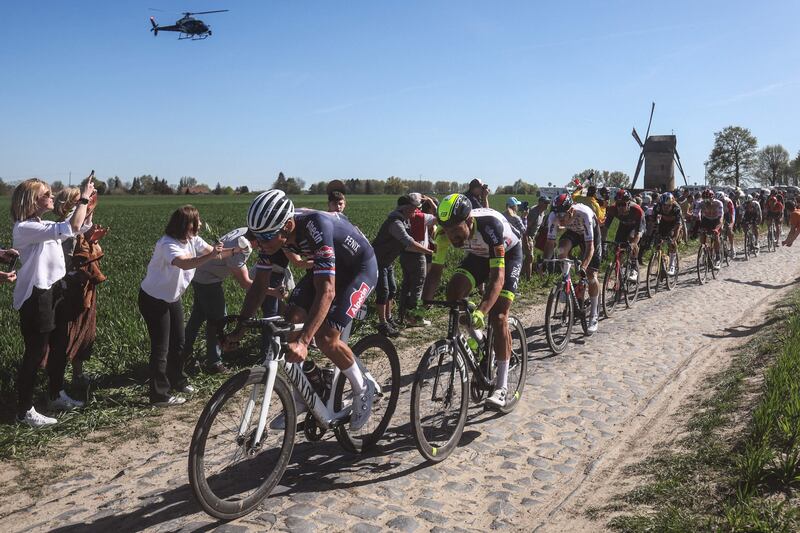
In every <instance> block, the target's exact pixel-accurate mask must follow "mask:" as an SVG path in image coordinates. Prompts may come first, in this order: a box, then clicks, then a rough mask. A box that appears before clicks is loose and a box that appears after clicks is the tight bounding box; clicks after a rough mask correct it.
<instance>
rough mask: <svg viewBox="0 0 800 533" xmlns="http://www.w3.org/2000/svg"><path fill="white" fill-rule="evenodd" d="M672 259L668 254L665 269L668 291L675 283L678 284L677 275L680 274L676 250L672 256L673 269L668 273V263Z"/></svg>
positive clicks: (679, 263) (679, 262) (679, 260)
mask: <svg viewBox="0 0 800 533" xmlns="http://www.w3.org/2000/svg"><path fill="white" fill-rule="evenodd" d="M672 260H673V257H672V255H671V254H670V258H669V260H667V271H666V273H665V275H666V278H667V290H668V291H671V290H672V289H674V288H675V285H677V284H678V276H679V275H680V272H681V259H680V256H679V255H678V252H677V251H676V252H675V257H674V261H675V270H674V271H673V272H672V274H671V275H670V273H669V263H670V262H671V261H672Z"/></svg>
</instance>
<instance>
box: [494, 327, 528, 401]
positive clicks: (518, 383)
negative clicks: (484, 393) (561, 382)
mask: <svg viewBox="0 0 800 533" xmlns="http://www.w3.org/2000/svg"><path fill="white" fill-rule="evenodd" d="M508 329H509V331H510V332H511V359H510V360H509V361H508V394H506V404H505V406H503V407H501V408H500V412H501V413H510V412H511V411H513V410H514V408H515V407H516V406H517V403H519V400H520V398H522V389H524V388H525V380H526V379H528V336H527V335H526V334H525V328H524V327H523V325H522V322H520V320H519V319H518V318H517V317H515V316H509V317H508Z"/></svg>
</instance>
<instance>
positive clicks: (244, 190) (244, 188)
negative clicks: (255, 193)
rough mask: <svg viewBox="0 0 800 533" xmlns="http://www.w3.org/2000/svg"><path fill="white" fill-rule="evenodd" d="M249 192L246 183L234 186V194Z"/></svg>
mask: <svg viewBox="0 0 800 533" xmlns="http://www.w3.org/2000/svg"><path fill="white" fill-rule="evenodd" d="M249 192H250V187H248V186H247V185H242V186H241V187H236V194H248V193H249Z"/></svg>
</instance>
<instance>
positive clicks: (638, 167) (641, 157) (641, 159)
mask: <svg viewBox="0 0 800 533" xmlns="http://www.w3.org/2000/svg"><path fill="white" fill-rule="evenodd" d="M642 163H644V150H642V153H641V154H639V162H638V163H636V172H634V173H633V183H632V184H631V189H635V188H636V180H637V179H639V172H641V170H642Z"/></svg>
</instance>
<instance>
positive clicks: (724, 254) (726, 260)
mask: <svg viewBox="0 0 800 533" xmlns="http://www.w3.org/2000/svg"><path fill="white" fill-rule="evenodd" d="M720 239H721V240H722V242H721V243H720V244H721V246H720V249H721V250H722V262H723V263H725V266H730V265H731V262H730V258H729V257H728V255H729V254H730V251H731V250H730V248H728V236H727V235H723V236H721V237H720Z"/></svg>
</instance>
